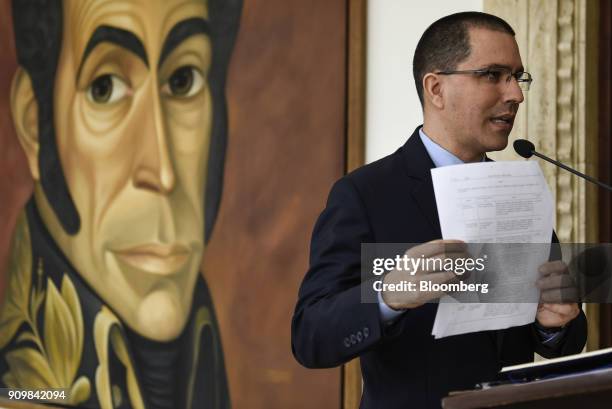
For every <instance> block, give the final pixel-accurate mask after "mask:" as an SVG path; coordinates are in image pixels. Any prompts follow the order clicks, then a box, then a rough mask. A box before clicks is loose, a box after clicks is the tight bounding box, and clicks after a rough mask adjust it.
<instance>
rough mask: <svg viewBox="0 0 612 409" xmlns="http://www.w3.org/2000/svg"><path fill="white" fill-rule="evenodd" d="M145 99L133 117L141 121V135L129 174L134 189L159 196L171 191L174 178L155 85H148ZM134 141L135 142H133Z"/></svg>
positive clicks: (164, 121)
mask: <svg viewBox="0 0 612 409" xmlns="http://www.w3.org/2000/svg"><path fill="white" fill-rule="evenodd" d="M151 82H152V84H151V86H150V87H149V89H148V90H147V91H148V95H143V98H142V100H141V101H140V103H141V104H143V106H142V107H141V109H139V110H137V111H139V112H138V114H137V115H140V117H141V118H142V119H141V120H142V125H141V126H140V127H138V128H140V129H139V131H138V132H140V133H141V138H140V139H139V141H140V146H137V147H136V155H137V158H138V159H137V161H136V167H135V169H134V174H133V183H134V186H135V187H136V188H138V189H147V190H150V191H154V192H158V193H161V194H169V193H170V192H172V190H173V189H174V185H175V183H176V176H175V173H174V164H173V161H172V155H171V149H172V147H171V146H170V141H169V139H168V132H167V129H166V120H165V116H164V112H163V109H162V105H161V100H160V95H159V90H158V88H157V86H156V82H157V81H151ZM137 140H138V139H137Z"/></svg>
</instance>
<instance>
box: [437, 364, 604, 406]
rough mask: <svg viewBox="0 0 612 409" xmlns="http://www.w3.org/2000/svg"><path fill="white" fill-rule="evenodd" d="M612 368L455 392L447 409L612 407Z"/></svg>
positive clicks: (446, 401)
mask: <svg viewBox="0 0 612 409" xmlns="http://www.w3.org/2000/svg"><path fill="white" fill-rule="evenodd" d="M611 407H612V368H607V369H598V370H593V371H585V372H581V373H578V374H571V375H566V376H561V377H558V378H552V379H545V380H536V381H532V382H527V383H516V384H506V385H500V386H494V387H491V388H488V389H481V390H473V391H465V392H454V393H453V392H451V395H450V396H448V397H446V398H444V399H442V408H443V409H480V408H499V409H548V408H551V409H570V408H572V409H575V408H581V409H610V408H611Z"/></svg>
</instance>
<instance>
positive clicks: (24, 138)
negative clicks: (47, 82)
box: [11, 67, 40, 180]
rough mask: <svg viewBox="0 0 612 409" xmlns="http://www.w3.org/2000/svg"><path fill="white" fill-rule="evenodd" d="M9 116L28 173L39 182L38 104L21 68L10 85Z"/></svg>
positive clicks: (28, 78) (27, 76)
mask: <svg viewBox="0 0 612 409" xmlns="http://www.w3.org/2000/svg"><path fill="white" fill-rule="evenodd" d="M11 114H12V116H13V123H14V124H15V130H16V131H17V137H18V138H19V143H20V144H21V147H22V148H23V151H24V152H25V154H26V157H27V159H28V165H29V167H30V173H32V177H33V178H34V180H39V179H40V171H39V167H38V150H39V147H40V144H39V142H38V103H37V101H36V97H35V95H34V89H33V88H32V80H31V79H30V75H29V74H28V73H27V72H26V71H25V70H24V69H23V68H21V67H19V68H18V69H17V72H16V73H15V76H14V77H13V83H12V85H11Z"/></svg>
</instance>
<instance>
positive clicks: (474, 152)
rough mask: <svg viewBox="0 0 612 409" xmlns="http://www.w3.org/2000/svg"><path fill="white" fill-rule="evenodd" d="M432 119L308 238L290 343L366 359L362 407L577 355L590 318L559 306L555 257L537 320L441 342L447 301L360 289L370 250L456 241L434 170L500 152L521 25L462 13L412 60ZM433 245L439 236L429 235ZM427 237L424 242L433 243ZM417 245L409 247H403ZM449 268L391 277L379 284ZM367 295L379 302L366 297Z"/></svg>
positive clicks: (431, 398)
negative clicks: (445, 227)
mask: <svg viewBox="0 0 612 409" xmlns="http://www.w3.org/2000/svg"><path fill="white" fill-rule="evenodd" d="M414 76H415V81H416V85H417V90H418V93H419V98H420V100H421V103H422V105H423V112H424V124H423V127H419V128H417V130H415V132H414V133H413V135H412V136H411V137H410V138H409V139H408V141H407V142H406V144H405V145H404V146H403V147H401V148H400V149H398V150H397V151H396V152H395V153H393V154H392V155H389V156H387V157H385V158H383V159H381V160H379V161H377V162H374V163H372V164H370V165H367V166H364V167H362V168H360V169H358V170H356V171H355V172H353V173H351V174H349V175H347V176H345V177H343V178H342V179H340V180H339V181H337V182H336V184H335V185H334V186H333V188H332V190H331V193H330V195H329V199H328V202H327V206H326V208H325V210H324V211H323V213H322V214H321V216H320V217H319V219H318V221H317V223H316V225H315V228H314V232H313V237H312V244H311V258H310V269H309V271H308V273H307V274H306V277H305V278H304V281H303V284H302V287H301V289H300V293H299V300H298V303H297V306H296V309H295V314H294V317H293V323H292V347H293V352H294V355H295V357H296V359H297V360H298V361H299V362H300V363H301V364H302V365H304V366H306V367H311V368H324V367H333V366H337V365H341V364H343V363H345V362H347V361H349V360H351V359H353V358H355V357H360V358H361V368H362V375H363V381H364V384H363V397H362V402H361V407H362V408H385V409H388V408H402V409H407V408H426V407H427V408H439V407H440V399H441V398H442V397H444V396H445V395H446V394H447V393H448V392H449V391H450V390H458V389H466V388H472V387H473V386H474V384H475V383H477V382H479V381H482V380H486V379H491V378H493V377H494V376H495V374H496V373H497V372H498V371H499V369H501V367H502V366H506V365H511V364H518V363H524V362H528V361H531V360H533V353H534V352H537V353H539V354H541V355H543V356H545V357H553V356H559V355H566V354H572V353H578V352H580V350H581V349H582V348H583V346H584V344H585V341H586V320H585V317H584V314H583V313H582V312H581V310H580V308H579V306H578V305H577V304H576V303H564V304H563V303H553V302H547V301H549V300H548V299H547V297H548V296H549V295H550V294H552V292H553V290H558V289H559V288H560V287H561V285H560V280H559V277H560V276H561V275H562V274H563V273H564V271H565V270H564V266H563V265H562V264H561V263H560V262H550V263H546V264H544V265H543V266H542V267H541V268H540V274H541V278H540V280H539V281H538V286H539V287H540V289H541V290H542V301H543V302H542V303H541V304H540V305H539V307H538V311H537V316H536V321H535V322H534V323H533V324H529V325H525V326H518V327H513V328H509V329H506V330H498V331H482V332H475V333H469V334H465V335H459V336H453V337H448V338H442V339H437V340H436V339H434V338H433V336H432V335H431V330H432V326H433V322H434V318H435V314H436V311H437V305H436V304H435V303H427V301H431V300H432V299H434V298H436V297H439V295H440V294H432V293H421V292H418V291H412V292H393V293H389V292H385V293H378V294H376V293H375V292H374V290H373V288H372V283H371V282H362V280H361V275H360V267H361V244H362V243H425V244H423V245H421V246H420V248H419V249H418V251H416V252H415V254H421V253H422V252H425V253H426V254H425V256H432V257H433V256H436V255H438V256H439V255H442V254H444V252H445V251H448V250H445V248H446V249H448V246H449V245H451V246H454V247H455V248H456V249H455V250H456V251H457V253H458V254H460V253H462V252H463V250H464V249H462V248H461V246H462V244H461V243H460V242H457V241H452V240H439V239H440V238H441V232H440V225H439V221H438V214H437V211H436V201H435V197H434V192H433V185H432V180H431V173H430V169H432V168H434V167H438V166H446V165H450V164H459V163H466V162H478V161H482V160H484V159H485V158H486V157H485V154H486V152H490V151H497V150H501V149H504V148H505V147H506V145H507V143H508V135H509V133H510V131H511V129H512V125H513V121H514V117H515V115H516V112H517V109H518V105H519V104H520V103H521V102H522V101H523V99H524V95H523V91H526V90H527V89H528V87H529V84H530V83H531V76H530V75H529V74H528V73H526V72H524V69H523V66H522V62H521V58H520V54H519V50H518V46H517V44H516V41H515V39H514V31H513V30H512V28H511V27H510V26H509V25H508V24H507V23H506V22H505V21H503V20H502V19H500V18H498V17H495V16H492V15H488V14H484V13H475V12H470V13H459V14H454V15H451V16H447V17H445V18H442V19H440V20H438V21H436V22H435V23H434V24H432V25H431V26H430V27H429V28H428V29H427V30H426V32H425V33H424V34H423V36H422V38H421V40H420V41H419V44H418V46H417V49H416V52H415V56H414ZM434 240H439V241H434ZM431 241H434V242H433V243H426V242H431ZM409 251H411V250H409ZM453 275H454V274H453V272H444V271H418V272H417V274H416V275H414V276H412V275H410V274H409V273H407V272H406V271H398V270H393V271H391V272H390V273H389V274H387V275H385V276H384V278H383V281H384V282H385V283H397V282H400V281H402V280H408V281H410V280H413V281H414V280H420V279H422V278H424V277H425V278H427V279H429V280H430V281H433V282H439V283H443V282H446V281H448V280H452V279H453ZM364 294H366V295H368V294H369V295H370V296H373V297H375V298H374V299H376V297H377V299H378V303H366V302H362V300H363V298H362V296H363V295H364Z"/></svg>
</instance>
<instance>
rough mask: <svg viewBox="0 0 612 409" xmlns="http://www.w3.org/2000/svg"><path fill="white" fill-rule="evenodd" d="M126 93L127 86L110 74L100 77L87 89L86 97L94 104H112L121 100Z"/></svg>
mask: <svg viewBox="0 0 612 409" xmlns="http://www.w3.org/2000/svg"><path fill="white" fill-rule="evenodd" d="M127 93H128V86H127V84H126V83H125V82H123V80H121V79H119V77H117V76H116V75H112V74H105V75H100V76H99V77H98V78H96V79H95V80H93V82H92V83H91V85H90V86H89V88H88V89H87V97H88V98H89V100H90V101H92V102H95V103H96V104H112V103H113V102H117V101H119V100H121V99H123V98H124V97H125V96H126V95H127Z"/></svg>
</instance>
